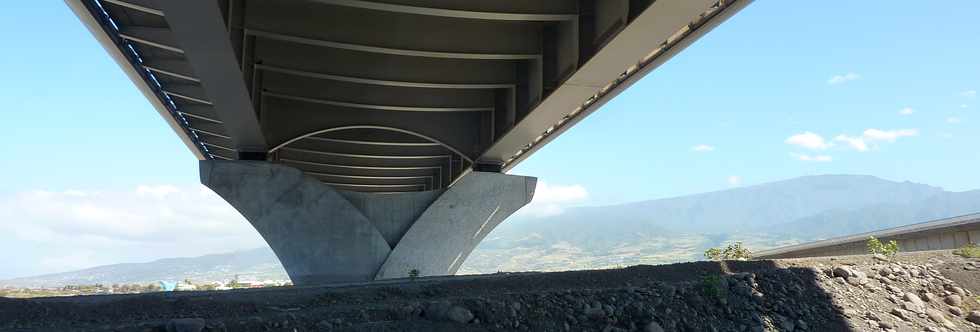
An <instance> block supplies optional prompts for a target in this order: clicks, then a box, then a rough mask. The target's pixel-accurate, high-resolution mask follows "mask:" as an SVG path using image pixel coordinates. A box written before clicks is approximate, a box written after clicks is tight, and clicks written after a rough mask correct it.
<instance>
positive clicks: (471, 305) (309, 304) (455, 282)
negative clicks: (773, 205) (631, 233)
mask: <svg viewBox="0 0 980 332" xmlns="http://www.w3.org/2000/svg"><path fill="white" fill-rule="evenodd" d="M978 287H980V260H976V259H966V258H962V257H958V256H954V255H951V254H950V253H949V252H944V251H938V252H928V253H916V254H901V255H899V256H898V257H895V258H892V259H887V258H885V257H877V258H875V257H872V256H850V257H841V258H813V259H792V260H775V261H748V262H721V263H719V262H697V263H682V264H672V265H662V266H634V267H629V268H625V269H614V270H598V271H571V272H557V273H520V274H495V275H484V276H465V277H454V278H433V279H428V278H423V279H420V280H414V281H407V280H406V281H403V282H393V283H386V284H373V285H361V286H348V287H288V288H280V289H262V290H239V291H228V292H189V293H169V294H167V293H158V294H143V295H116V296H95V297H75V298H48V299H32V300H2V299H0V330H51V331H65V330H107V331H980V311H978V310H980V305H978V303H977V300H978V298H977V293H980V289H978Z"/></svg>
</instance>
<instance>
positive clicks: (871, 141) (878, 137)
mask: <svg viewBox="0 0 980 332" xmlns="http://www.w3.org/2000/svg"><path fill="white" fill-rule="evenodd" d="M918 135H919V130H918V129H895V130H881V129H875V128H870V129H867V130H865V131H864V132H863V133H862V134H861V136H848V135H845V134H840V135H837V137H835V138H834V140H835V141H839V142H844V143H845V144H846V145H847V146H849V147H851V148H852V149H854V150H857V151H861V152H864V151H868V150H870V148H872V147H877V143H881V142H887V143H894V142H895V141H896V140H898V139H899V138H901V137H911V136H918Z"/></svg>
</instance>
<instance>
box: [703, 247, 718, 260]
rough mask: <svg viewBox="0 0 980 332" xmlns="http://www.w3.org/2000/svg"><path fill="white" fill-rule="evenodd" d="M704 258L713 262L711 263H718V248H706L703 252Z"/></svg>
mask: <svg viewBox="0 0 980 332" xmlns="http://www.w3.org/2000/svg"><path fill="white" fill-rule="evenodd" d="M704 258H707V259H710V260H713V261H720V260H721V259H722V257H721V249H718V248H708V250H705V251H704Z"/></svg>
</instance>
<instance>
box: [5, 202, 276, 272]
mask: <svg viewBox="0 0 980 332" xmlns="http://www.w3.org/2000/svg"><path fill="white" fill-rule="evenodd" d="M0 243H5V244H6V245H8V246H16V247H27V248H37V250H30V251H29V252H25V253H23V254H24V255H27V256H29V257H30V259H32V260H33V261H35V262H37V263H36V268H35V270H34V271H28V272H29V273H51V272H60V271H66V270H72V269H77V268H84V267H89V266H93V265H99V264H110V263H119V262H125V261H147V260H152V259H158V258H165V257H176V256H196V255H201V254H207V253H216V252H227V251H233V250H239V249H248V248H255V247H261V246H264V245H265V241H263V240H262V238H261V237H260V236H259V234H258V233H257V232H256V231H255V230H254V229H253V228H252V226H251V225H250V224H249V223H248V222H247V221H246V220H245V218H244V217H242V216H241V215H240V214H239V213H238V211H236V210H235V209H234V208H232V207H231V206H230V205H229V204H227V203H226V202H225V201H224V200H223V199H221V197H219V196H218V195H216V194H214V193H213V192H211V190H210V189H207V188H205V187H203V186H200V185H198V186H187V187H182V186H172V185H163V186H139V187H137V188H135V189H134V190H126V191H112V192H92V191H81V190H69V191H62V192H53V191H29V192H21V193H17V194H13V195H10V196H0ZM28 272H25V273H28Z"/></svg>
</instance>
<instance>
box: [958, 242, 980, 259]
mask: <svg viewBox="0 0 980 332" xmlns="http://www.w3.org/2000/svg"><path fill="white" fill-rule="evenodd" d="M953 254H955V255H960V256H963V257H966V258H980V246H978V245H977V244H976V243H970V244H968V245H966V246H965V247H963V248H959V249H956V250H953Z"/></svg>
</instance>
